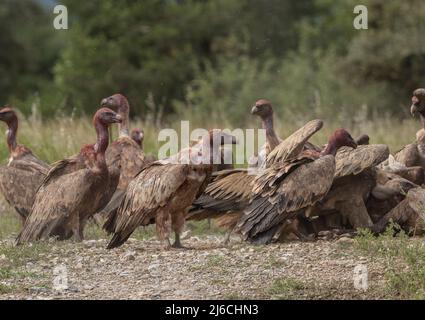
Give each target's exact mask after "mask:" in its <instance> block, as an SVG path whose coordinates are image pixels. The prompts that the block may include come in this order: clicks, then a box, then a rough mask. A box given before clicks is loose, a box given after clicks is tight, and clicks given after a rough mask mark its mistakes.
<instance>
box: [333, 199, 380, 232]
mask: <svg viewBox="0 0 425 320" xmlns="http://www.w3.org/2000/svg"><path fill="white" fill-rule="evenodd" d="M336 208H337V209H338V211H339V212H340V213H341V215H342V216H345V217H347V219H348V221H349V222H350V224H351V226H352V227H353V228H354V229H357V228H370V227H372V225H373V222H372V220H371V219H370V216H369V213H368V212H367V209H366V205H365V203H364V201H363V198H362V197H361V196H357V197H355V198H354V199H352V200H349V201H348V200H347V201H341V202H338V203H336Z"/></svg>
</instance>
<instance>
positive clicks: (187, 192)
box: [108, 130, 236, 249]
mask: <svg viewBox="0 0 425 320" xmlns="http://www.w3.org/2000/svg"><path fill="white" fill-rule="evenodd" d="M230 140H231V141H230ZM214 141H216V142H217V141H219V142H220V145H223V144H225V143H236V140H235V138H234V137H232V136H230V135H227V134H225V133H224V132H222V131H221V130H212V131H210V132H209V133H208V134H207V135H205V136H204V137H203V138H202V139H201V143H200V144H199V143H198V144H197V145H196V146H195V147H192V148H189V149H188V150H187V149H185V150H182V151H180V152H179V153H178V154H177V155H175V156H173V157H170V158H169V159H166V160H161V161H156V162H154V163H151V164H150V165H147V166H146V167H145V168H144V169H143V170H142V171H141V172H140V173H139V174H138V175H137V176H136V178H134V179H133V180H132V181H131V182H130V184H129V185H128V188H127V190H126V193H125V196H124V199H123V201H122V203H121V205H120V207H119V209H118V210H117V212H116V214H115V215H116V217H115V218H114V219H113V220H112V221H111V225H110V228H111V229H113V230H114V235H113V237H112V239H111V241H110V242H109V244H108V249H111V248H115V247H118V246H120V245H122V244H123V243H124V242H125V241H127V239H128V238H129V237H130V235H131V234H132V233H133V231H134V230H135V229H136V228H137V227H138V226H143V225H147V224H150V223H151V222H152V220H154V221H155V223H156V228H157V234H158V237H159V239H160V240H161V242H162V243H163V244H164V247H165V248H169V247H170V241H169V234H170V231H171V228H172V229H173V231H174V232H175V242H174V244H173V246H174V247H181V243H180V232H181V231H182V228H183V226H184V221H185V214H186V210H187V208H188V207H189V206H190V205H191V204H192V202H193V200H194V199H195V197H196V196H197V195H199V194H200V193H202V191H203V190H204V189H205V187H206V184H207V183H208V180H209V177H210V175H211V173H212V171H213V169H214V165H213V164H212V163H213V162H212V159H213V157H215V156H216V152H220V150H215V148H214V146H213V142H214ZM214 144H215V143H214ZM197 146H202V148H201V149H200V148H198V147H197ZM211 149H213V150H212V151H211V152H210V150H211ZM204 151H207V152H204ZM208 154H209V157H207V156H206V155H208ZM186 157H189V158H186ZM185 160H190V161H185Z"/></svg>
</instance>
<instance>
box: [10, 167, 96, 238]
mask: <svg viewBox="0 0 425 320" xmlns="http://www.w3.org/2000/svg"><path fill="white" fill-rule="evenodd" d="M96 181H97V180H96V176H95V175H94V174H93V173H92V171H91V170H89V169H82V170H78V171H75V172H72V173H69V174H65V175H61V176H60V177H55V179H52V180H49V182H48V183H45V184H43V185H42V186H41V187H40V188H39V189H38V191H37V194H36V195H35V201H34V205H33V207H32V210H31V213H30V215H29V216H28V218H27V220H26V221H25V224H24V227H23V229H22V231H21V233H20V234H19V236H18V238H17V244H21V243H24V242H29V241H37V240H44V239H47V238H49V237H53V236H58V237H59V238H61V239H64V238H68V237H69V236H70V235H71V234H70V232H69V230H70V228H71V227H70V226H68V225H67V223H70V222H71V221H74V220H73V219H79V218H80V213H90V212H91V213H93V211H94V210H95V209H96V208H95V207H96V204H97V203H98V202H99V200H100V197H101V194H98V195H93V192H92V187H93V185H94V183H96ZM77 221H78V220H77Z"/></svg>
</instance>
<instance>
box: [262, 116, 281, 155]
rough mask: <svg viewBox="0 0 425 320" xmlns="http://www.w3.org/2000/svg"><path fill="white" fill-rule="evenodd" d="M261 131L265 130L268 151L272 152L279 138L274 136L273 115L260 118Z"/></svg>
mask: <svg viewBox="0 0 425 320" xmlns="http://www.w3.org/2000/svg"><path fill="white" fill-rule="evenodd" d="M261 120H262V126H263V129H265V130H266V140H267V143H268V144H269V147H270V150H273V149H274V148H275V147H276V146H277V145H278V144H279V138H278V136H277V135H276V132H275V131H274V127H273V114H271V115H270V116H268V117H265V118H262V119H261Z"/></svg>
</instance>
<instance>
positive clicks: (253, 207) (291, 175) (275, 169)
mask: <svg viewBox="0 0 425 320" xmlns="http://www.w3.org/2000/svg"><path fill="white" fill-rule="evenodd" d="M343 146H350V147H354V148H355V147H357V144H356V143H355V141H354V139H353V138H352V137H351V136H350V134H349V133H348V132H347V131H345V130H344V129H338V130H336V131H335V132H334V134H333V135H332V136H331V138H330V139H329V142H328V144H327V146H326V149H325V150H323V151H322V152H321V153H318V152H316V151H312V150H304V151H302V152H301V153H299V154H298V155H297V156H296V157H293V158H288V159H287V160H285V161H283V162H276V163H274V164H273V165H272V166H270V167H269V168H267V169H265V170H264V171H262V172H261V173H260V174H259V175H258V176H257V177H256V179H255V180H254V186H253V189H252V198H251V201H250V205H249V206H248V207H247V209H246V210H245V212H244V215H243V216H242V218H241V220H240V222H239V223H238V225H237V228H238V231H239V232H240V233H241V234H242V235H243V236H244V238H245V239H249V240H250V241H253V242H256V243H268V242H270V241H271V240H272V239H273V238H277V237H279V236H280V231H281V230H282V229H283V228H284V227H285V226H286V221H287V220H289V221H291V220H293V219H294V218H295V217H296V216H297V214H298V213H299V212H300V210H302V209H305V208H307V207H310V206H312V205H314V204H315V203H316V202H317V201H319V200H321V199H322V198H323V197H324V196H325V195H326V194H327V193H328V191H329V189H330V187H331V185H332V183H333V180H334V174H335V171H336V165H335V154H336V152H337V150H338V149H339V148H341V147H343ZM297 148H299V146H296V147H294V148H291V149H293V150H295V149H297ZM276 149H277V148H276ZM276 149H275V150H276ZM273 152H274V151H273ZM281 154H282V153H281ZM312 177H314V179H313V178H312Z"/></svg>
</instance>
